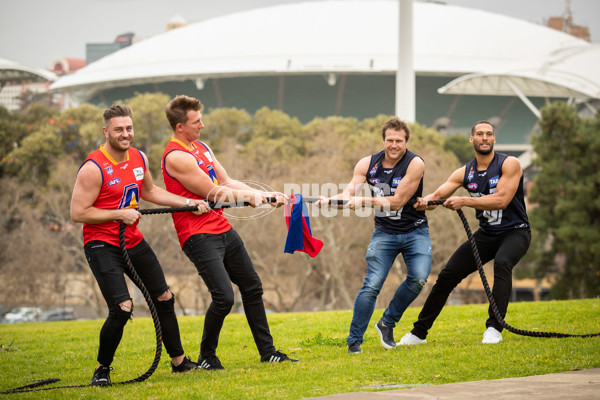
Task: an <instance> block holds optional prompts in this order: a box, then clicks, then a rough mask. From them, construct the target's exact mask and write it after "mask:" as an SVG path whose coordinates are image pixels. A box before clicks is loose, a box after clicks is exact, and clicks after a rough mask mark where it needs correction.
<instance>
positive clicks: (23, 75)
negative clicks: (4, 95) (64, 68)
mask: <svg viewBox="0 0 600 400" xmlns="http://www.w3.org/2000/svg"><path fill="white" fill-rule="evenodd" d="M56 78H57V76H56V75H55V74H54V73H53V72H50V71H46V70H43V69H35V68H29V67H25V66H23V65H20V64H18V63H17V62H15V61H11V60H6V59H4V58H0V88H2V87H3V86H4V85H7V84H9V83H12V82H19V83H20V82H23V81H30V82H53V81H55V80H56Z"/></svg>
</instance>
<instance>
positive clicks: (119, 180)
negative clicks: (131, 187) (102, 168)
mask: <svg viewBox="0 0 600 400" xmlns="http://www.w3.org/2000/svg"><path fill="white" fill-rule="evenodd" d="M119 183H121V179H119V178H113V179H111V180H110V181H108V186H116V185H118V184H119Z"/></svg>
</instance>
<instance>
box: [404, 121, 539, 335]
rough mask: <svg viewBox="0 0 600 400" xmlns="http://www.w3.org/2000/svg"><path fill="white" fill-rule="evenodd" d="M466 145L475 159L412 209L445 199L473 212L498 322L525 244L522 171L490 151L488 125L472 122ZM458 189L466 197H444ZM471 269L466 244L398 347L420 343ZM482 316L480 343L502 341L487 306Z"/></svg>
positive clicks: (473, 266)
mask: <svg viewBox="0 0 600 400" xmlns="http://www.w3.org/2000/svg"><path fill="white" fill-rule="evenodd" d="M469 141H470V142H471V143H473V147H474V149H475V158H474V159H473V160H471V161H470V162H469V163H468V164H467V165H465V166H463V167H461V168H459V169H457V170H456V171H454V172H453V173H452V175H450V177H449V178H448V180H447V181H446V182H445V183H443V184H442V185H441V186H440V187H439V188H437V190H436V191H435V192H433V193H432V194H430V195H428V196H426V197H424V198H422V199H419V200H418V202H417V203H416V204H415V208H416V209H417V210H425V209H432V208H434V207H427V201H429V200H441V199H447V200H446V201H445V202H444V204H443V205H444V207H446V208H449V209H451V210H459V209H461V208H462V207H472V208H474V209H475V210H476V212H475V215H476V217H477V219H479V230H477V232H475V233H474V235H473V236H474V237H475V242H476V244H477V249H478V250H479V255H480V257H481V262H482V263H483V264H485V263H487V262H488V261H490V260H492V259H493V260H494V286H493V289H492V293H493V295H494V298H495V300H496V304H497V306H498V310H499V312H500V314H501V315H502V317H503V318H504V316H505V315H506V310H507V308H508V299H509V297H510V292H511V289H512V269H513V267H514V266H515V264H517V262H519V260H520V259H521V258H522V257H523V256H524V255H525V253H526V252H527V249H528V248H529V242H530V241H531V231H530V228H529V221H528V220H527V213H526V211H525V199H524V192H523V170H522V169H521V164H520V163H519V160H517V159H516V158H515V157H510V156H507V155H506V154H502V153H496V152H494V143H496V137H495V136H494V127H493V126H492V124H490V123H489V122H487V121H479V122H477V123H475V125H473V128H471V137H470V139H469ZM461 186H462V187H464V188H465V189H467V191H468V192H469V195H470V196H453V197H450V196H451V195H452V194H453V193H454V192H455V191H456V190H457V189H458V188H459V187H461ZM476 270H477V266H476V263H475V257H474V256H473V252H472V250H471V245H470V243H469V242H468V241H466V242H464V243H463V244H462V245H461V246H460V247H459V248H458V249H457V250H456V252H455V253H454V254H453V255H452V256H451V257H450V260H448V263H447V264H446V266H445V267H444V269H443V270H442V271H441V272H440V275H439V276H438V279H437V282H436V283H435V285H434V286H433V288H432V290H431V292H430V293H429V296H428V297H427V300H426V301H425V305H424V306H423V309H422V310H421V312H420V313H419V318H418V320H417V322H415V323H414V327H413V330H412V331H411V332H409V333H407V334H406V335H405V336H404V337H403V338H402V340H400V344H401V345H410V344H420V343H426V342H427V340H426V339H425V338H426V336H427V332H428V331H429V329H430V328H431V326H432V325H433V322H434V321H435V319H436V318H437V316H438V315H439V313H440V312H441V311H442V308H443V307H444V304H445V303H446V300H447V299H448V296H449V295H450V292H451V291H452V290H453V289H454V288H455V287H456V285H458V284H459V283H460V281H462V280H463V279H464V278H466V277H467V276H468V275H469V274H471V273H472V272H474V271H476ZM488 314H489V318H488V320H487V321H486V327H487V329H486V331H485V332H484V334H483V340H482V343H485V344H491V343H499V342H500V341H502V334H501V332H502V326H501V325H500V323H499V322H498V321H497V320H496V318H495V316H494V313H493V311H492V308H491V306H490V308H489V310H488Z"/></svg>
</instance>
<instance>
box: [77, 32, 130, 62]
mask: <svg viewBox="0 0 600 400" xmlns="http://www.w3.org/2000/svg"><path fill="white" fill-rule="evenodd" d="M134 38H135V34H134V33H132V32H127V33H122V34H120V35H119V36H117V37H116V38H115V40H114V42H109V43H86V45H85V62H86V63H87V64H91V63H93V62H95V61H98V60H99V59H101V58H102V57H105V56H107V55H109V54H112V53H114V52H115V51H117V50H121V49H122V48H125V47H129V46H131V45H132V44H133V43H134Z"/></svg>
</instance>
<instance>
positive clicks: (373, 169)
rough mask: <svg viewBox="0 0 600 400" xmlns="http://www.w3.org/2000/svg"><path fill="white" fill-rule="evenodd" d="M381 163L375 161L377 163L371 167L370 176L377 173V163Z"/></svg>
mask: <svg viewBox="0 0 600 400" xmlns="http://www.w3.org/2000/svg"><path fill="white" fill-rule="evenodd" d="M378 164H379V163H375V165H373V168H371V170H370V171H369V176H373V175H375V173H376V172H377V165H378Z"/></svg>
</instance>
